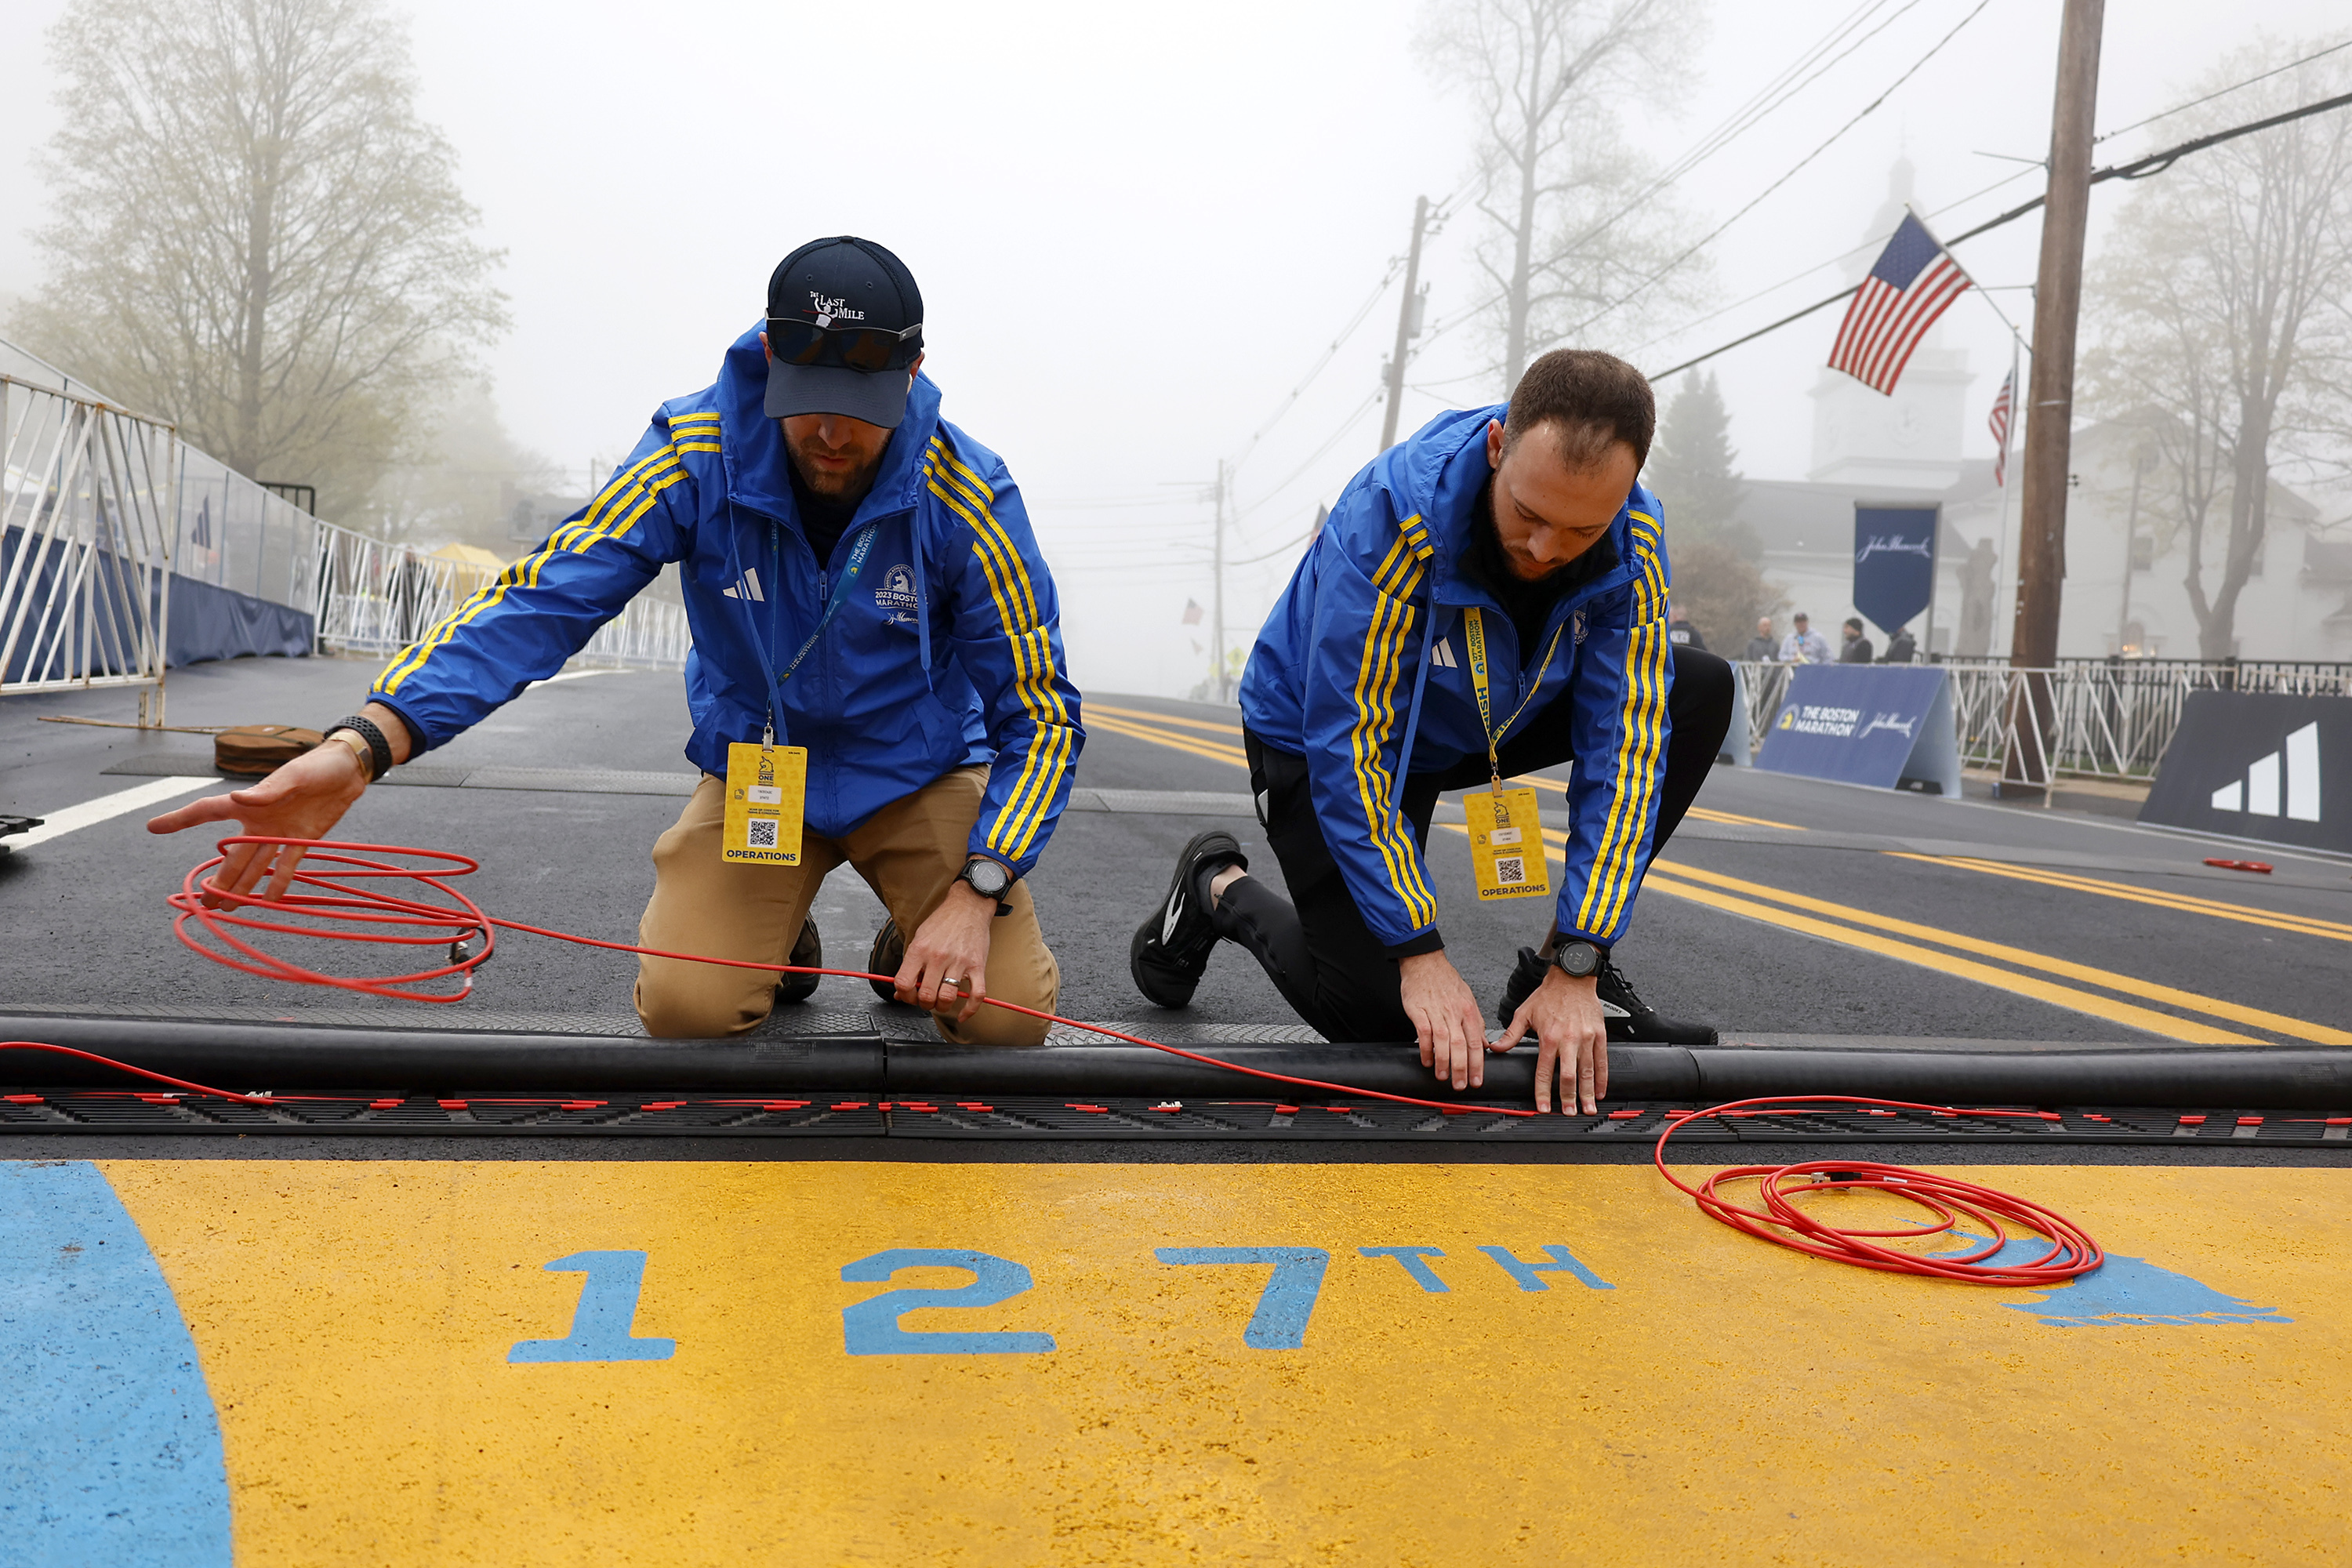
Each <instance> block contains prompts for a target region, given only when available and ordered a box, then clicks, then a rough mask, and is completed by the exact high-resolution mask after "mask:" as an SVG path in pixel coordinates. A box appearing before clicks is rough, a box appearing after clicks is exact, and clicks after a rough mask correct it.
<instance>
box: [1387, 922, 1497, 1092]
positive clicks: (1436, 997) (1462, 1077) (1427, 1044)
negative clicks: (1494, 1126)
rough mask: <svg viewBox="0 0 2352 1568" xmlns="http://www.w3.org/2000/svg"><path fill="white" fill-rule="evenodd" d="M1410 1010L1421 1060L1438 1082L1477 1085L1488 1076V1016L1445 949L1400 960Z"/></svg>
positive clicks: (1458, 1086) (1401, 983)
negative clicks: (1479, 1005)
mask: <svg viewBox="0 0 2352 1568" xmlns="http://www.w3.org/2000/svg"><path fill="white" fill-rule="evenodd" d="M1397 983H1398V987H1399V990H1400V992H1401V993H1402V996H1401V999H1402V1001H1403V1003H1404V1014H1405V1016H1406V1017H1408V1018H1411V1019H1412V1032H1413V1034H1414V1036H1415V1037H1417V1038H1418V1039H1419V1040H1420V1042H1421V1065H1422V1066H1423V1067H1425V1068H1429V1069H1431V1071H1432V1072H1433V1073H1434V1074H1435V1075H1436V1077H1437V1079H1438V1081H1439V1082H1441V1083H1446V1082H1450V1083H1452V1084H1453V1085H1454V1088H1455V1089H1476V1088H1478V1087H1479V1086H1480V1085H1481V1084H1484V1083H1485V1082H1486V1015H1485V1014H1483V1013H1482V1012H1480V1011H1479V1009H1478V998H1477V997H1475V996H1474V995H1472V994H1470V986H1469V984H1468V983H1467V982H1465V980H1464V979H1463V978H1462V975H1461V973H1459V972H1458V971H1457V970H1455V969H1454V964H1453V963H1452V962H1451V961H1450V960H1448V959H1447V958H1446V956H1445V954H1444V952H1443V951H1440V952H1417V953H1414V954H1413V955H1412V957H1411V958H1401V959H1399V960H1398V961H1397Z"/></svg>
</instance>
